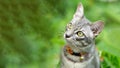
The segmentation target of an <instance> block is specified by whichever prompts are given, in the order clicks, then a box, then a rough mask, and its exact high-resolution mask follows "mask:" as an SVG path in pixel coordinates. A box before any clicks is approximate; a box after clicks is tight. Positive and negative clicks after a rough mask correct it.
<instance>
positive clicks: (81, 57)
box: [64, 45, 95, 62]
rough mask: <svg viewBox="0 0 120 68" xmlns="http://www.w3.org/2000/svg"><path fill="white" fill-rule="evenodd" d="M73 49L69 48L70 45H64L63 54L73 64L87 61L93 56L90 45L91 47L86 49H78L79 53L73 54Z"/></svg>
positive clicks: (92, 49) (92, 48)
mask: <svg viewBox="0 0 120 68" xmlns="http://www.w3.org/2000/svg"><path fill="white" fill-rule="evenodd" d="M74 50H77V48H76V49H74V48H71V47H70V45H66V46H65V47H64V54H65V55H66V57H67V58H68V59H69V60H71V61H74V62H83V61H86V60H88V59H89V58H90V57H92V56H93V55H94V52H95V51H94V50H95V48H94V46H93V45H92V47H86V48H84V49H83V48H81V49H79V51H77V52H75V51H74Z"/></svg>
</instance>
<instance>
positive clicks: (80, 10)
mask: <svg viewBox="0 0 120 68" xmlns="http://www.w3.org/2000/svg"><path fill="white" fill-rule="evenodd" d="M83 16H84V8H83V5H82V3H79V4H78V7H77V10H76V12H75V14H74V17H73V18H76V19H78V20H80V19H81V18H82V17H83Z"/></svg>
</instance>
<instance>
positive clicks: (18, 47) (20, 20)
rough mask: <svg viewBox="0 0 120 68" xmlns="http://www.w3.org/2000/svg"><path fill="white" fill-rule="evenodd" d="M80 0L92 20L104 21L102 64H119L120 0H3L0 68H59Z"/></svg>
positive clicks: (107, 67) (106, 67) (108, 67)
mask: <svg viewBox="0 0 120 68" xmlns="http://www.w3.org/2000/svg"><path fill="white" fill-rule="evenodd" d="M79 2H82V3H83V5H84V10H85V16H86V17H87V18H88V19H89V20H90V21H92V22H95V21H97V20H103V21H104V22H105V28H104V30H103V32H102V33H101V34H100V35H99V36H98V37H97V39H96V45H97V47H98V49H99V51H100V52H101V56H102V58H104V59H103V61H102V62H101V68H120V0H0V68H56V67H57V66H58V63H59V55H60V50H61V48H62V47H63V46H64V45H65V40H64V38H63V34H64V31H65V26H66V24H67V23H68V22H69V21H70V20H71V19H72V16H73V14H74V12H75V10H76V8H77V5H78V3H79Z"/></svg>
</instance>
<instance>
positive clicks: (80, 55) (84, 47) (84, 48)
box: [61, 3, 104, 68]
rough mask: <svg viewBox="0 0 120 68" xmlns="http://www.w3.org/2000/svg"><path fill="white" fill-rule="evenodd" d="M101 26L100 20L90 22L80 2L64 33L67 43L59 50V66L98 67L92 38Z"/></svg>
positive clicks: (75, 67) (67, 67)
mask: <svg viewBox="0 0 120 68" xmlns="http://www.w3.org/2000/svg"><path fill="white" fill-rule="evenodd" d="M103 26H104V24H103V22H102V21H97V22H95V23H94V24H91V22H90V21H89V20H88V19H86V17H85V16H84V11H83V6H82V4H81V3H80V4H79V5H78V7H77V10H76V12H75V14H74V16H73V19H72V20H71V21H70V23H69V24H68V25H67V27H66V32H65V33H64V38H65V40H66V41H67V45H65V46H64V48H63V49H62V52H61V68H100V60H99V55H98V52H97V50H96V48H95V41H94V39H95V37H96V36H97V35H98V34H99V33H100V32H101V31H102V29H103Z"/></svg>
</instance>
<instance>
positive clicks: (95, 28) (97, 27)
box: [91, 21, 104, 37]
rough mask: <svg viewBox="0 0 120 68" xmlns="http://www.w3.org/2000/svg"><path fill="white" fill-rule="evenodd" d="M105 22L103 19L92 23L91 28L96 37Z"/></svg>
mask: <svg viewBox="0 0 120 68" xmlns="http://www.w3.org/2000/svg"><path fill="white" fill-rule="evenodd" d="M103 27H104V23H103V21H96V22H95V23H93V24H91V30H92V31H93V34H94V37H96V36H97V35H98V34H99V33H100V32H101V31H102V29H103Z"/></svg>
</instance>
